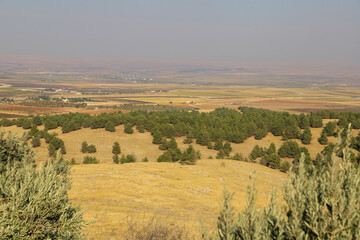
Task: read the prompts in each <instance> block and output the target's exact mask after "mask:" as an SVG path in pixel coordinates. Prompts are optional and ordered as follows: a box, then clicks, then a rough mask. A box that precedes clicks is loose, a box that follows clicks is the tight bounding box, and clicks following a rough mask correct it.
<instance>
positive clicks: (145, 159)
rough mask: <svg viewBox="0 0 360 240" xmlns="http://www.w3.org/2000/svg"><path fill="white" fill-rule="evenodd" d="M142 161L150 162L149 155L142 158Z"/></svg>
mask: <svg viewBox="0 0 360 240" xmlns="http://www.w3.org/2000/svg"><path fill="white" fill-rule="evenodd" d="M141 161H142V162H149V159H148V158H147V157H144V158H143V160H141Z"/></svg>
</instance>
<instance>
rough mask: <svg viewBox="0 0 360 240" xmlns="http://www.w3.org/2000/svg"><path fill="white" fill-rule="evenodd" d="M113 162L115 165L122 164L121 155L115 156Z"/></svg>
mask: <svg viewBox="0 0 360 240" xmlns="http://www.w3.org/2000/svg"><path fill="white" fill-rule="evenodd" d="M113 162H114V163H115V164H119V163H120V158H119V155H117V154H114V156H113Z"/></svg>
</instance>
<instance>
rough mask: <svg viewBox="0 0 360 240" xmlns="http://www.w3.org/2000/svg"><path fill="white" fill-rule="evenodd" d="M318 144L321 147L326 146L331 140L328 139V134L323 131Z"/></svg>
mask: <svg viewBox="0 0 360 240" xmlns="http://www.w3.org/2000/svg"><path fill="white" fill-rule="evenodd" d="M318 142H319V143H320V144H321V145H326V144H328V142H329V140H328V138H327V134H326V133H325V132H324V131H323V132H322V133H321V135H320V137H319V138H318Z"/></svg>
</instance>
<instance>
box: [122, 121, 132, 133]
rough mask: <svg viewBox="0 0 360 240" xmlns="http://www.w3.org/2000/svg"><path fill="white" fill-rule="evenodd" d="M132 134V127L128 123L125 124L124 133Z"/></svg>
mask: <svg viewBox="0 0 360 240" xmlns="http://www.w3.org/2000/svg"><path fill="white" fill-rule="evenodd" d="M133 132H134V130H133V128H132V125H131V124H130V123H126V124H125V128H124V133H127V134H132V133H133Z"/></svg>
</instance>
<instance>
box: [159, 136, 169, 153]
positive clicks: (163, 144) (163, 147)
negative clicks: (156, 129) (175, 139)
mask: <svg viewBox="0 0 360 240" xmlns="http://www.w3.org/2000/svg"><path fill="white" fill-rule="evenodd" d="M159 149H160V150H167V149H168V141H167V140H166V138H163V139H162V141H161V144H160V145H159Z"/></svg>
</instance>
